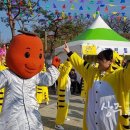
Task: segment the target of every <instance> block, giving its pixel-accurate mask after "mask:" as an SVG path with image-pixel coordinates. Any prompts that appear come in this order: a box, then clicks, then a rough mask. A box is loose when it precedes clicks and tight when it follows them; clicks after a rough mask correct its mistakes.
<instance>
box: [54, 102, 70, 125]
mask: <svg viewBox="0 0 130 130" xmlns="http://www.w3.org/2000/svg"><path fill="white" fill-rule="evenodd" d="M68 107H69V104H67V103H65V105H64V107H63V106H58V107H57V115H56V124H57V125H63V124H64V121H65V119H66V118H67V116H68Z"/></svg>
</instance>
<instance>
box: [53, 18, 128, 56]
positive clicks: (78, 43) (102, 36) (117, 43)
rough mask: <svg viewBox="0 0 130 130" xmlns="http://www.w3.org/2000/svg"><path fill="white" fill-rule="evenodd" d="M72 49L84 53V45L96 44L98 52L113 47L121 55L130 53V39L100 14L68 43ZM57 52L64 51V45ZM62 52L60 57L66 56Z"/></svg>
mask: <svg viewBox="0 0 130 130" xmlns="http://www.w3.org/2000/svg"><path fill="white" fill-rule="evenodd" d="M68 45H69V47H70V50H72V51H76V52H78V53H79V54H80V55H81V54H82V47H83V46H95V48H96V54H98V53H99V52H100V51H101V50H104V49H107V48H111V49H113V50H115V51H117V52H118V53H119V54H121V55H130V41H128V40H127V39H125V38H123V37H122V36H120V35H119V34H117V33H116V32H115V31H114V30H112V29H111V28H110V27H109V26H108V25H107V24H106V23H105V22H104V20H103V19H102V18H101V17H100V16H99V17H98V18H97V19H96V20H95V21H94V23H93V24H92V25H91V26H90V27H89V28H88V29H87V30H86V31H85V32H83V33H81V34H80V35H79V36H77V37H76V38H75V39H74V40H73V41H72V42H69V43H68ZM55 51H56V54H57V53H58V52H62V51H63V46H60V47H58V48H56V49H55ZM64 55H65V54H61V55H60V57H62V58H63V57H64V58H65V57H66V56H64Z"/></svg>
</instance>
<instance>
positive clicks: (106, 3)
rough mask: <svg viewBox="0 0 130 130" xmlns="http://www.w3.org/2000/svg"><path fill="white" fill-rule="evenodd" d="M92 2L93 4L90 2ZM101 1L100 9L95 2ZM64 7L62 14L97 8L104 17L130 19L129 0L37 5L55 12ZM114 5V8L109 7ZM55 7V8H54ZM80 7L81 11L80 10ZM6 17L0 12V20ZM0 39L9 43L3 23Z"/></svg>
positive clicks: (78, 0) (72, 0)
mask: <svg viewBox="0 0 130 130" xmlns="http://www.w3.org/2000/svg"><path fill="white" fill-rule="evenodd" d="M90 1H93V2H90ZM99 1H101V2H102V5H103V4H104V7H100V6H99V4H97V2H99ZM121 1H125V3H120V2H121ZM64 4H65V5H66V8H65V9H64V12H65V13H66V14H68V13H71V15H73V14H74V13H77V14H84V15H86V14H90V15H92V14H94V13H95V12H96V10H97V8H98V6H99V8H100V14H101V15H105V14H108V13H111V12H120V13H125V16H126V17H128V18H129V19H130V13H129V11H128V10H130V0H113V2H112V0H49V1H48V2H46V3H44V2H43V1H42V0H40V3H39V5H40V6H41V7H43V8H45V9H47V10H51V11H55V10H59V11H63V9H62V6H63V5H64ZM110 4H111V5H115V6H110ZM106 6H107V7H108V13H105V12H104V9H105V7H106ZM121 6H126V8H125V9H124V10H121ZM54 7H55V8H54ZM71 7H73V8H74V10H72V9H71ZM80 7H82V9H80ZM3 16H6V12H1V11H0V19H1V17H3ZM19 28H20V27H19V26H18V24H16V30H18V29H19ZM0 37H1V38H2V40H4V41H5V42H6V41H9V40H10V38H11V32H10V28H9V27H6V26H5V23H3V22H1V21H0Z"/></svg>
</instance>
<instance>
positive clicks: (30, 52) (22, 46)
mask: <svg viewBox="0 0 130 130" xmlns="http://www.w3.org/2000/svg"><path fill="white" fill-rule="evenodd" d="M6 64H7V66H8V67H9V69H10V70H11V71H13V72H14V73H15V74H17V75H18V76H20V77H22V78H24V79H27V78H31V77H33V76H34V75H36V74H37V73H39V72H40V71H41V70H42V68H43V65H44V56H43V44H42V41H41V40H40V38H39V37H38V36H35V35H26V34H19V35H17V36H15V37H14V38H13V40H12V41H11V43H10V47H9V49H8V51H7V55H6Z"/></svg>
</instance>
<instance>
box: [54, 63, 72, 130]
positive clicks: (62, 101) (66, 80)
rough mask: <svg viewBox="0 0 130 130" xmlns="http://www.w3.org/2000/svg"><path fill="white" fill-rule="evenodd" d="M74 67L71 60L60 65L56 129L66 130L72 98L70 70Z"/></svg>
mask: <svg viewBox="0 0 130 130" xmlns="http://www.w3.org/2000/svg"><path fill="white" fill-rule="evenodd" d="M71 69H72V65H71V63H70V62H69V61H65V63H64V64H61V65H60V67H59V71H60V76H59V78H58V92H57V93H58V102H57V115H56V125H55V129H56V130H64V128H63V126H62V125H64V121H65V119H66V118H67V115H68V107H69V98H70V86H71V80H70V77H69V72H70V70H71Z"/></svg>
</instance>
